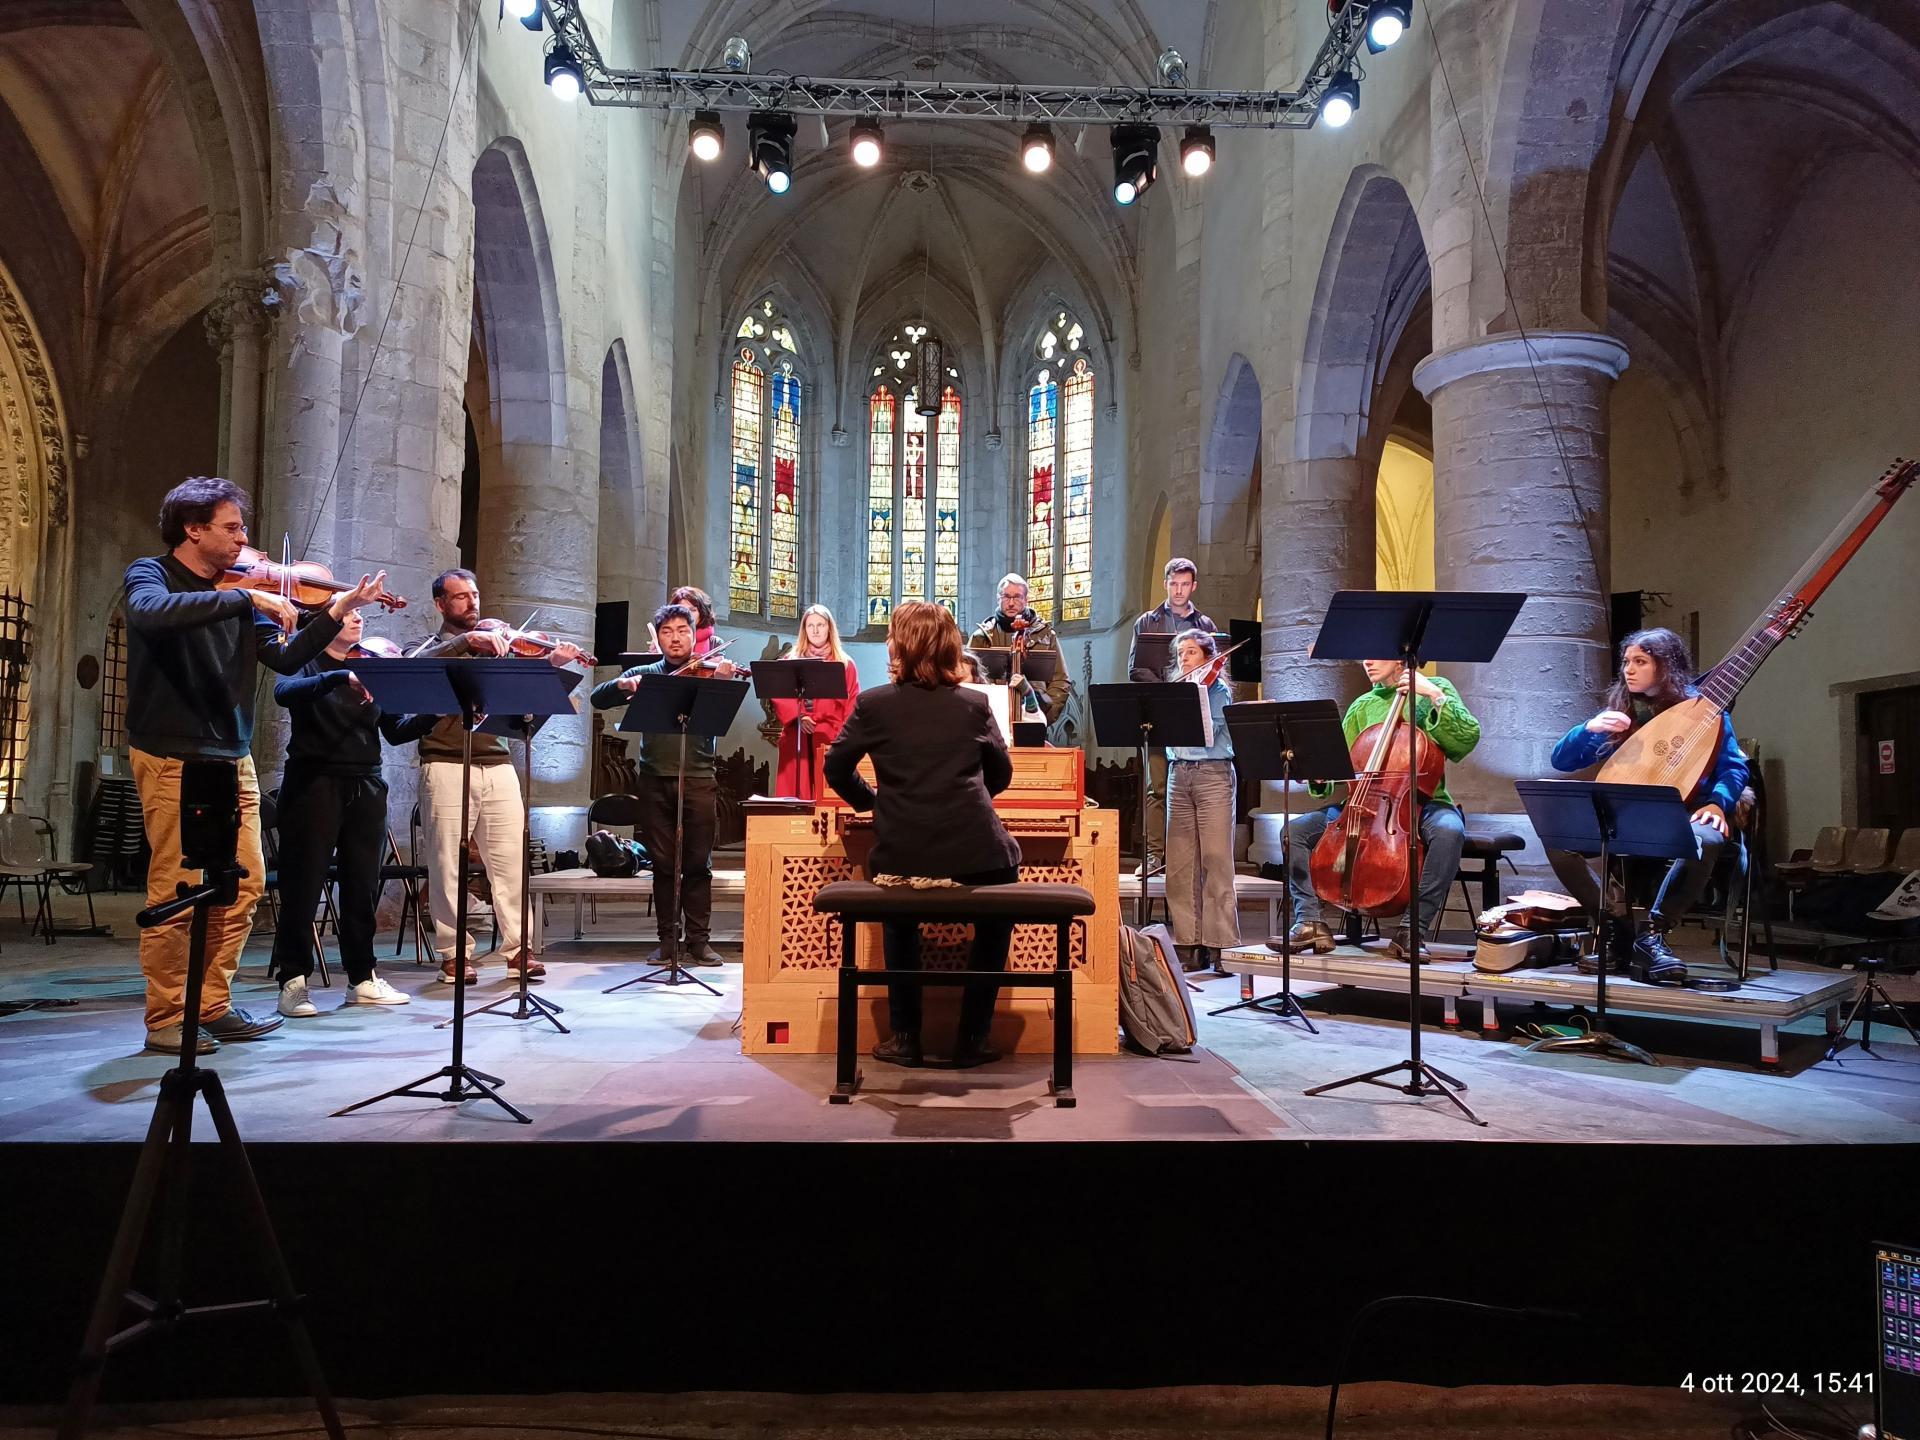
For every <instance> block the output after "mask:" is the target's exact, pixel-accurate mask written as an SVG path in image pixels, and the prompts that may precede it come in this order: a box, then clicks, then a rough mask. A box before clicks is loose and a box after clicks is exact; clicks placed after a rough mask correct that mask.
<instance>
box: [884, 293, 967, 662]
mask: <svg viewBox="0 0 1920 1440" xmlns="http://www.w3.org/2000/svg"><path fill="white" fill-rule="evenodd" d="M926 333H927V332H926V327H924V326H921V325H907V326H903V327H902V328H901V329H900V331H899V333H898V334H896V335H894V336H893V337H892V338H891V339H889V340H888V341H887V342H886V344H885V345H883V346H881V347H880V350H879V353H878V354H877V355H876V356H875V359H874V364H873V366H872V369H871V372H870V378H871V379H872V381H873V383H874V388H873V390H872V392H871V393H870V394H869V395H868V398H867V439H868V448H867V623H868V624H870V625H880V624H884V623H886V620H887V618H888V617H889V616H890V615H891V614H892V613H893V608H894V607H895V606H896V605H898V604H900V603H901V602H902V601H906V600H932V601H935V602H936V603H938V604H941V605H944V606H946V607H947V609H948V610H950V611H952V612H953V613H954V615H955V616H956V617H957V616H958V615H959V613H960V472H961V448H960V447H961V438H960V418H961V408H960V375H959V371H958V370H957V369H955V368H954V367H952V366H949V367H948V368H947V376H948V378H949V380H950V381H951V383H949V384H947V385H945V386H944V387H942V389H941V391H940V413H939V415H938V416H937V417H932V418H930V417H928V416H925V415H922V414H920V413H919V409H918V405H919V399H920V396H919V392H918V390H917V389H916V388H914V387H913V385H912V381H913V379H914V378H915V377H916V375H917V372H918V369H919V352H920V341H921V340H922V339H923V338H924V337H925V335H926Z"/></svg>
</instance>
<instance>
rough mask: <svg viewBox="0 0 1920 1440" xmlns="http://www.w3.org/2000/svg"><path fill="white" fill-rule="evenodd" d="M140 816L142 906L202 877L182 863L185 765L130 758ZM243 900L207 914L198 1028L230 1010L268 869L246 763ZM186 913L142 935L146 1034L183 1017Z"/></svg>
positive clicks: (256, 787) (135, 753)
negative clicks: (145, 854) (145, 857)
mask: <svg viewBox="0 0 1920 1440" xmlns="http://www.w3.org/2000/svg"><path fill="white" fill-rule="evenodd" d="M128 753H129V754H130V755H131V757H132V759H133V783H134V788H136V789H137V790H139V792H140V813H141V815H142V816H143V817H144V818H145V820H146V824H147V844H148V846H149V847H150V848H151V849H152V851H153V858H152V859H151V860H149V861H148V862H147V904H149V905H158V904H160V903H161V902H162V901H164V900H171V899H173V898H174V897H175V895H176V894H177V893H178V886H179V884H180V882H181V881H182V880H186V881H189V882H190V883H194V884H198V883H199V881H200V872H199V871H197V870H184V869H182V868H181V865H180V860H181V855H180V772H181V770H182V769H183V768H184V762H182V761H179V760H169V759H166V758H165V757H163V756H160V755H149V754H147V753H146V751H144V750H129V752H128ZM239 861H240V865H241V867H242V868H243V869H244V870H245V871H246V872H247V873H246V874H245V875H244V876H242V877H241V880H240V898H239V900H238V901H236V902H235V903H234V904H232V905H222V906H218V907H216V908H215V909H212V910H209V911H208V912H207V976H206V980H205V982H204V984H203V986H202V988H201V991H200V1022H201V1023H202V1024H205V1023H206V1022H207V1021H209V1020H218V1019H219V1018H220V1017H221V1016H222V1015H224V1014H226V1013H227V1011H228V1010H229V1009H230V1008H231V1007H232V1004H233V1001H232V999H231V991H232V988H233V977H234V973H235V972H236V971H237V970H239V968H240V952H241V951H242V950H244V949H245V948H246V945H247V936H249V935H250V934H252V933H253V911H254V907H255V906H256V905H258V904H259V903H260V897H261V896H262V895H263V894H265V893H266V874H267V864H266V860H265V858H264V857H263V856H262V855H261V853H260V781H259V779H258V777H256V776H255V774H254V771H253V760H252V758H251V757H249V758H247V759H245V760H242V761H241V762H240V851H239ZM192 919H193V912H192V911H191V910H189V911H185V912H183V913H182V914H180V915H178V916H176V917H175V918H174V919H173V920H171V921H169V922H168V923H167V924H165V925H156V926H154V927H153V928H152V929H150V930H142V931H141V932H140V971H141V973H142V974H143V975H145V976H146V977H147V1029H149V1030H158V1029H161V1028H162V1027H163V1026H167V1025H178V1024H179V1023H180V1022H181V1021H182V1020H184V1019H185V1018H186V1013H187V954H188V927H189V925H190V924H191V922H192Z"/></svg>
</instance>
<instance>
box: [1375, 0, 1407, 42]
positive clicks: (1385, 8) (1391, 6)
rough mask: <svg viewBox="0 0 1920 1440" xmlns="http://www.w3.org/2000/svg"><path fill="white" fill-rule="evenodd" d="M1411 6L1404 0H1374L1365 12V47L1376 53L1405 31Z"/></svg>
mask: <svg viewBox="0 0 1920 1440" xmlns="http://www.w3.org/2000/svg"><path fill="white" fill-rule="evenodd" d="M1412 18H1413V10H1412V7H1411V6H1409V5H1408V4H1406V3H1405V0H1374V3H1373V8H1372V9H1370V10H1369V11H1368V12H1367V49H1369V50H1371V51H1372V52H1373V53H1374V54H1375V55H1378V54H1379V53H1380V52H1381V51H1382V50H1384V49H1386V48H1387V47H1388V46H1389V45H1391V44H1393V42H1394V41H1396V40H1398V39H1399V38H1400V37H1401V36H1402V35H1404V34H1406V33H1407V26H1408V24H1409V23H1410V22H1411V21H1412Z"/></svg>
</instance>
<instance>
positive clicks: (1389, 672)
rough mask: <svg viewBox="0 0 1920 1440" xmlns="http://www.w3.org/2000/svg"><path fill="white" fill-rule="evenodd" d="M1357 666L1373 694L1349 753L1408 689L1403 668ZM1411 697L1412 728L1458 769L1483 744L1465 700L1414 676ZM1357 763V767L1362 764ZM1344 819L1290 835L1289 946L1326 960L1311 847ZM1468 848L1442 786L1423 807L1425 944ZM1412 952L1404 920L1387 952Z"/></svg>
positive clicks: (1317, 819) (1304, 822) (1443, 682)
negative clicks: (1313, 952) (1291, 920)
mask: <svg viewBox="0 0 1920 1440" xmlns="http://www.w3.org/2000/svg"><path fill="white" fill-rule="evenodd" d="M1360 663H1361V664H1362V665H1363V666H1365V667H1366V672H1367V679H1369V680H1371V681H1372V682H1373V688H1372V689H1370V690H1368V691H1367V693H1366V694H1364V695H1362V696H1361V697H1360V698H1359V699H1357V700H1355V701H1354V702H1353V704H1351V705H1349V706H1348V707H1347V714H1346V718H1345V720H1344V721H1343V722H1342V729H1344V730H1345V731H1346V736H1347V745H1348V746H1349V747H1351V746H1352V745H1353V742H1354V741H1355V740H1356V739H1358V738H1359V737H1360V735H1361V733H1362V732H1363V731H1365V730H1367V729H1369V728H1371V727H1372V726H1375V725H1378V724H1379V723H1380V722H1381V721H1383V720H1385V719H1386V718H1387V712H1388V711H1389V710H1391V709H1392V708H1393V700H1394V697H1395V695H1397V694H1399V693H1401V692H1403V691H1404V690H1405V689H1406V687H1407V677H1406V669H1405V667H1404V666H1403V665H1402V664H1401V663H1400V662H1399V661H1398V660H1363V661H1361V662H1360ZM1413 692H1414V722H1415V723H1416V724H1417V725H1419V727H1420V728H1421V729H1422V730H1423V731H1425V732H1426V734H1427V738H1428V739H1430V740H1432V741H1433V742H1434V743H1435V744H1436V745H1438V746H1439V747H1440V753H1441V754H1442V755H1444V756H1446V758H1447V760H1448V762H1449V763H1457V762H1459V761H1461V760H1464V759H1466V758H1467V756H1469V755H1471V754H1472V753H1473V747H1474V746H1476V745H1478V744H1479V743H1480V722H1479V721H1478V720H1476V719H1474V718H1473V712H1472V711H1470V710H1468V709H1467V707H1466V704H1465V702H1464V701H1462V700H1461V699H1460V692H1459V691H1458V690H1455V689H1454V688H1453V682H1452V681H1451V680H1447V679H1444V678H1442V677H1440V676H1437V675H1435V676H1427V675H1422V674H1420V673H1419V672H1418V671H1415V672H1414V676H1413ZM1364 758H1365V757H1360V759H1364ZM1355 763H1356V764H1358V763H1359V760H1356V762H1355ZM1307 789H1308V792H1309V793H1310V794H1313V795H1316V796H1325V795H1331V794H1332V793H1333V787H1332V786H1327V785H1309V786H1308V787H1307ZM1339 814H1340V807H1339V806H1338V805H1329V806H1328V807H1327V808H1326V809H1324V810H1312V811H1308V812H1307V813H1306V814H1304V815H1296V816H1294V818H1293V823H1292V824H1291V825H1289V826H1288V827H1287V836H1288V840H1287V861H1288V867H1287V889H1288V890H1289V891H1290V892H1291V893H1292V896H1293V917H1294V926H1293V930H1292V933H1291V939H1292V941H1293V943H1294V944H1295V945H1299V946H1312V948H1313V949H1314V950H1316V951H1318V952H1319V953H1321V954H1323V955H1324V954H1326V953H1327V952H1328V951H1329V950H1331V949H1333V931H1332V930H1331V929H1329V928H1328V926H1327V925H1326V924H1325V923H1324V921H1323V920H1322V919H1321V904H1320V897H1319V896H1318V895H1316V894H1315V893H1314V890H1313V880H1312V865H1313V847H1314V846H1315V845H1317V844H1319V843H1320V837H1321V835H1322V834H1324V833H1325V831H1326V828H1327V826H1328V825H1330V824H1331V823H1332V822H1333V821H1334V820H1335V819H1336V818H1338V816H1339ZM1466 843H1467V830H1466V822H1465V821H1464V820H1463V819H1462V818H1461V815H1460V807H1459V806H1457V805H1455V804H1454V803H1453V797H1452V796H1451V795H1449V794H1448V793H1447V784H1446V781H1445V780H1444V779H1443V780H1442V781H1441V782H1440V784H1439V786H1438V787H1436V788H1435V790H1434V792H1433V794H1431V795H1429V796H1427V797H1426V798H1425V800H1424V802H1423V803H1422V804H1421V806H1420V845H1421V848H1422V849H1423V850H1424V851H1425V858H1424V859H1423V861H1422V862H1421V867H1420V934H1421V936H1422V938H1423V939H1424V938H1425V937H1427V936H1430V935H1432V934H1433V930H1434V926H1435V924H1436V923H1437V922H1438V920H1439V918H1440V911H1441V910H1442V909H1443V908H1444V907H1445V905H1446V901H1447V887H1448V886H1449V885H1451V884H1452V883H1453V877H1454V876H1455V875H1456V874H1458V873H1459V870H1460V854H1461V851H1462V850H1464V849H1465V848H1466ZM1411 945H1412V936H1411V935H1410V934H1409V933H1408V930H1407V923H1406V921H1405V919H1402V920H1401V921H1400V925H1399V928H1398V929H1397V930H1396V931H1395V933H1394V937H1393V940H1392V942H1391V943H1390V944H1389V946H1388V951H1389V953H1390V954H1392V955H1393V956H1395V957H1396V958H1400V957H1404V956H1405V955H1406V954H1407V953H1408V951H1409V950H1410V948H1411Z"/></svg>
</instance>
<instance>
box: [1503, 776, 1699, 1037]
mask: <svg viewBox="0 0 1920 1440" xmlns="http://www.w3.org/2000/svg"><path fill="white" fill-rule="evenodd" d="M1513 788H1514V789H1515V790H1517V791H1519V792H1520V803H1521V805H1523V806H1524V807H1525V808H1526V812H1527V818H1528V819H1529V820H1531V821H1532V822H1533V828H1534V832H1535V833H1536V834H1537V835H1539V837H1540V843H1541V844H1542V845H1544V846H1546V848H1547V849H1549V850H1571V851H1573V852H1574V854H1576V855H1598V856H1599V857H1600V906H1599V908H1598V909H1597V910H1596V911H1595V912H1594V916H1593V930H1592V936H1591V939H1592V943H1593V958H1594V961H1595V964H1596V967H1597V968H1596V970H1595V972H1594V991H1593V1010H1594V1014H1593V1022H1592V1024H1591V1025H1590V1026H1589V1027H1588V1030H1587V1033H1586V1034H1585V1035H1560V1036H1555V1037H1554V1038H1553V1039H1550V1040H1536V1041H1535V1042H1534V1043H1533V1044H1531V1045H1529V1046H1528V1047H1527V1048H1528V1049H1529V1050H1593V1051H1597V1052H1598V1053H1600V1054H1602V1055H1606V1056H1608V1057H1610V1058H1612V1059H1615V1060H1637V1061H1639V1062H1640V1063H1641V1064H1642V1065H1658V1064H1659V1063H1660V1062H1659V1061H1658V1060H1656V1059H1654V1058H1653V1056H1651V1055H1649V1054H1648V1053H1647V1052H1646V1051H1644V1050H1642V1049H1641V1048H1640V1047H1639V1046H1638V1045H1632V1044H1629V1043H1628V1042H1627V1041H1625V1040H1622V1039H1621V1038H1620V1037H1619V1036H1617V1035H1614V1034H1611V1033H1609V1032H1608V1030H1607V946H1606V941H1605V939H1604V937H1603V935H1602V931H1601V927H1602V926H1603V925H1604V924H1605V923H1606V912H1607V898H1606V897H1607V885H1608V882H1609V879H1610V872H1611V870H1612V867H1613V862H1614V861H1615V860H1618V859H1627V858H1630V857H1640V858H1643V859H1648V860H1679V859H1682V858H1684V857H1685V856H1689V855H1695V854H1698V853H1699V842H1697V841H1696V840H1695V839H1694V838H1693V811H1692V809H1691V808H1690V807H1689V806H1688V804H1687V802H1686V801H1685V800H1683V799H1681V797H1680V792H1679V791H1678V790H1676V789H1674V788H1673V787H1672V786H1671V785H1611V784H1607V783H1605V782H1603V781H1599V780H1518V781H1515V782H1514V787H1513ZM1621 888H1622V889H1624V888H1625V886H1622V887H1621Z"/></svg>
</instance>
